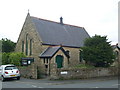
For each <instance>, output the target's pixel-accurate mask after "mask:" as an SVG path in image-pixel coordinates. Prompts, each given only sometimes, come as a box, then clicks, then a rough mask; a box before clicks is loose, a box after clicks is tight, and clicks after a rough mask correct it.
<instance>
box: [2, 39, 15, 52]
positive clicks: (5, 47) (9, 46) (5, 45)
mask: <svg viewBox="0 0 120 90" xmlns="http://www.w3.org/2000/svg"><path fill="white" fill-rule="evenodd" d="M15 45H16V43H14V42H13V41H11V40H9V39H7V38H6V39H2V52H7V53H8V52H13V51H14V49H15Z"/></svg>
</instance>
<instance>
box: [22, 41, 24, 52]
mask: <svg viewBox="0 0 120 90" xmlns="http://www.w3.org/2000/svg"><path fill="white" fill-rule="evenodd" d="M22 52H24V41H22Z"/></svg>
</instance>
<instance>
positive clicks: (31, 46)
mask: <svg viewBox="0 0 120 90" xmlns="http://www.w3.org/2000/svg"><path fill="white" fill-rule="evenodd" d="M31 55H32V39H30V56H31Z"/></svg>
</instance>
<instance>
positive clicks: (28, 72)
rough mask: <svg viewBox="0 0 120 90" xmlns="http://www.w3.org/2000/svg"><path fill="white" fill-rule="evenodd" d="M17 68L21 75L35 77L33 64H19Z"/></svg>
mask: <svg viewBox="0 0 120 90" xmlns="http://www.w3.org/2000/svg"><path fill="white" fill-rule="evenodd" d="M18 68H19V70H20V74H21V76H22V77H25V78H34V79H37V77H38V76H37V66H36V65H35V64H32V65H29V66H21V67H18Z"/></svg>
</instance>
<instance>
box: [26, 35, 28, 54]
mask: <svg viewBox="0 0 120 90" xmlns="http://www.w3.org/2000/svg"><path fill="white" fill-rule="evenodd" d="M26 55H28V34H26Z"/></svg>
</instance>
